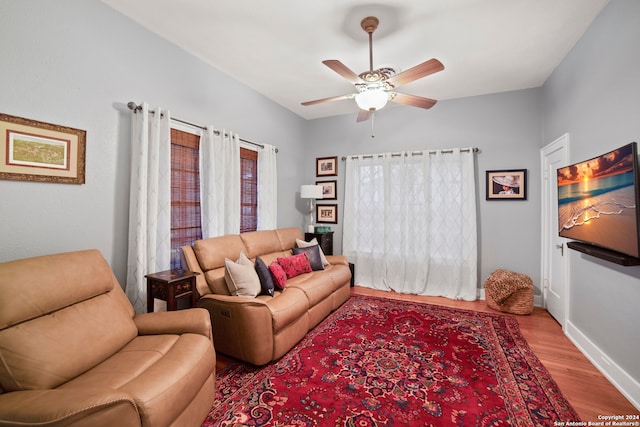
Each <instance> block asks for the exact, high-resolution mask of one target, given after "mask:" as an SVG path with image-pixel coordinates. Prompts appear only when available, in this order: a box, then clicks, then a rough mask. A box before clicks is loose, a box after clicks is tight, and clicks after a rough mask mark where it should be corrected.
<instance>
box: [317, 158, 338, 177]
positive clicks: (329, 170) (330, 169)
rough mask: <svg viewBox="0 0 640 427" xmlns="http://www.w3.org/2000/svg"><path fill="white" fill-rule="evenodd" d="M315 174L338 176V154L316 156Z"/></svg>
mask: <svg viewBox="0 0 640 427" xmlns="http://www.w3.org/2000/svg"><path fill="white" fill-rule="evenodd" d="M316 176H338V156H333V157H317V158H316Z"/></svg>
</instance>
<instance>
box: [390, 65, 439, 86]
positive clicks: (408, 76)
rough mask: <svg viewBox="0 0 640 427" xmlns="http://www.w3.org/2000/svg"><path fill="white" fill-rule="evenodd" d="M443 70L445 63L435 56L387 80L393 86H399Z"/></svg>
mask: <svg viewBox="0 0 640 427" xmlns="http://www.w3.org/2000/svg"><path fill="white" fill-rule="evenodd" d="M442 70H444V65H442V62H440V61H438V60H437V59H435V58H432V59H430V60H428V61H425V62H423V63H422V64H418V65H416V66H415V67H411V68H409V69H408V70H405V71H403V72H401V73H400V74H396V75H395V76H393V77H391V78H389V79H387V82H389V83H390V84H391V85H393V87H398V86H402V85H406V84H407V83H411V82H412V81H414V80H418V79H421V78H422V77H426V76H428V75H430V74H434V73H437V72H438V71H442Z"/></svg>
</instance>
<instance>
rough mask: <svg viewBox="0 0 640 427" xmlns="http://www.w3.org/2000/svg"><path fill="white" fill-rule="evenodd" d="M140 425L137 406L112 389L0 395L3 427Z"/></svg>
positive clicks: (129, 398)
mask: <svg viewBox="0 0 640 427" xmlns="http://www.w3.org/2000/svg"><path fill="white" fill-rule="evenodd" d="M61 424H64V425H71V424H73V425H76V424H80V425H96V426H97V425H105V426H106V425H117V426H139V425H140V414H139V413H138V408H137V406H136V403H135V402H134V400H133V399H132V398H131V396H129V395H128V394H126V393H123V392H120V391H117V390H113V389H106V388H105V389H98V388H84V387H83V388H75V389H50V390H25V391H14V392H9V393H3V394H0V426H15V425H21V426H29V425H37V426H54V425H61Z"/></svg>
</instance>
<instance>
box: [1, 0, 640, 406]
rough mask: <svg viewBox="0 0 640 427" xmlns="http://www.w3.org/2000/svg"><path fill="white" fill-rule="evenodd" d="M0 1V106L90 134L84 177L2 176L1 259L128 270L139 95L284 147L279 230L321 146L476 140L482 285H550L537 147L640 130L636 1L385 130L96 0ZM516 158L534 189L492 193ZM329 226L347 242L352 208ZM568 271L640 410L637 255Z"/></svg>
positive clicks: (584, 145)
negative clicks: (295, 106)
mask: <svg viewBox="0 0 640 427" xmlns="http://www.w3.org/2000/svg"><path fill="white" fill-rule="evenodd" d="M0 8H1V10H2V13H1V14H0V36H1V38H2V42H0V58H2V65H1V66H0V81H2V90H1V91H0V93H1V94H2V95H1V96H0V112H1V113H4V114H10V115H14V116H19V117H26V118H30V119H34V120H40V121H44V122H49V123H58V124H62V125H65V126H69V127H74V128H79V129H85V130H86V131H87V155H86V183H85V184H84V185H79V186H76V185H62V184H50V183H31V182H21V181H5V180H2V181H0V192H1V194H2V195H3V203H2V204H0V230H1V234H2V236H3V237H2V245H1V247H0V261H8V260H13V259H18V258H25V257H31V256H38V255H44V254H51V253H58V252H65V251H74V250H79V249H88V248H96V249H99V250H100V251H101V252H102V254H103V255H104V256H105V258H106V259H107V261H108V262H109V264H110V265H111V267H112V269H113V271H114V273H115V275H116V277H117V278H118V280H119V281H120V283H122V284H124V283H125V282H126V270H127V245H128V242H127V239H128V222H129V174H130V164H131V160H130V139H131V138H130V134H131V112H130V110H129V109H128V108H127V106H126V104H127V102H128V101H131V100H133V101H136V102H142V101H146V102H149V103H150V104H151V105H161V106H163V107H165V108H169V109H170V110H171V111H172V113H173V114H175V115H176V116H177V117H181V118H185V119H189V120H191V121H193V122H195V123H211V122H213V123H214V124H215V125H216V126H218V127H219V128H225V129H232V130H233V131H234V132H238V133H239V134H240V135H241V137H243V138H246V139H249V140H252V141H256V142H261V143H269V144H273V145H275V146H277V147H278V149H279V153H278V226H279V227H286V226H300V227H303V225H304V214H305V212H304V208H305V206H306V205H305V204H304V202H303V201H301V200H300V199H299V191H300V185H303V184H309V183H313V182H314V181H315V180H316V177H315V173H314V172H315V159H316V158H318V157H326V156H337V157H338V159H341V158H342V157H343V156H348V155H352V154H367V153H379V152H387V151H394V150H417V149H446V148H451V147H468V146H473V147H478V148H479V149H480V153H478V155H477V163H476V173H477V186H478V212H479V214H478V230H479V233H478V234H479V240H478V254H479V269H478V271H479V277H480V280H479V282H478V288H481V287H482V284H483V282H484V280H485V279H486V278H487V277H488V276H489V274H490V273H491V272H492V271H493V270H495V269H497V268H509V269H511V270H514V271H519V272H521V273H524V274H527V275H529V276H531V277H532V279H533V281H534V286H535V293H536V296H537V297H538V298H540V297H541V295H542V288H541V285H540V282H541V262H542V261H541V257H542V255H541V252H542V251H541V245H542V235H541V230H540V216H541V204H542V183H541V181H542V178H541V166H540V150H541V149H542V148H543V147H544V146H546V145H547V144H549V143H550V142H552V141H554V140H556V139H557V138H559V137H560V136H562V135H563V134H565V133H569V134H570V140H571V145H570V160H571V161H572V162H574V161H580V160H585V159H589V158H592V157H594V156H596V155H599V154H602V153H604V152H606V151H608V150H609V149H613V148H616V147H619V146H622V145H624V144H626V143H629V142H631V141H638V139H639V136H638V135H639V134H640V125H639V124H638V120H637V117H638V116H639V113H640V106H639V104H638V102H637V98H638V95H640V79H638V76H637V70H638V69H639V68H640V53H639V51H638V49H637V41H638V40H640V29H639V28H638V26H637V22H638V19H639V18H640V5H639V4H638V2H636V1H633V0H612V1H610V2H609V3H608V4H607V5H606V6H605V7H604V9H603V10H602V12H601V13H600V14H599V15H598V16H597V18H596V19H595V20H594V22H593V23H592V24H591V26H590V27H589V28H588V29H587V31H586V32H585V33H584V35H583V36H582V37H581V38H580V39H579V40H578V42H577V43H576V45H575V46H574V47H573V49H571V50H570V51H569V52H568V54H567V55H566V56H565V57H564V58H563V59H562V61H561V62H560V63H559V65H558V67H557V68H556V69H555V71H554V72H553V73H552V74H551V76H550V77H549V78H548V79H547V80H546V81H545V82H544V83H543V84H542V85H541V86H539V87H533V88H528V89H523V90H516V91H511V92H504V93H497V94H487V95H479V96H474V97H468V98H459V99H452V100H442V101H440V102H439V103H438V104H437V106H436V107H434V108H432V109H431V110H429V111H423V110H420V109H412V108H409V107H406V108H405V107H401V108H393V109H389V110H388V111H384V112H383V114H379V115H378V116H376V121H375V138H371V128H370V126H369V125H367V124H365V125H361V124H356V123H355V114H347V115H342V116H336V117H329V118H322V119H316V120H309V121H307V120H304V119H302V118H301V117H299V116H297V115H295V114H294V113H292V112H290V111H288V110H286V109H285V108H283V107H281V106H280V105H279V104H277V103H276V102H274V101H272V100H270V99H268V98H266V97H264V96H262V95H260V94H259V93H257V92H255V91H254V90H252V89H251V88H250V87H248V86H247V85H245V84H243V83H241V82H239V81H237V80H235V79H234V78H233V76H229V75H227V74H225V73H223V72H222V71H220V70H217V69H215V68H213V67H211V66H210V65H208V64H206V63H204V62H202V61H201V60H199V59H198V58H196V57H195V56H193V55H191V54H189V53H187V52H185V51H183V50H181V49H180V48H179V47H177V46H176V45H174V44H171V43H169V42H167V41H166V40H164V39H162V38H160V37H159V36H157V35H156V34H154V33H152V32H150V31H148V30H147V29H145V28H143V27H142V26H140V25H138V24H137V23H135V22H133V21H132V20H130V19H129V18H126V17H125V16H123V15H121V14H120V13H118V12H117V11H115V10H114V9H112V8H110V7H108V6H107V5H106V4H104V3H102V2H100V1H97V0H96V1H80V0H76V1H72V0H68V1H67V0H65V1H62V2H55V3H53V2H45V1H32V0H27V1H24V0H23V1H20V2H15V1H10V0H0ZM424 59H427V58H424ZM417 60H419V58H417ZM332 77H333V76H330V75H329V73H327V78H332ZM327 96H328V95H327ZM306 99H307V98H306V97H304V96H303V97H301V101H303V100H306ZM343 166H344V163H341V162H340V161H339V163H338V171H339V173H338V177H337V180H338V188H342V187H341V186H343V185H344V182H343V179H344V174H343ZM508 168H516V169H527V171H528V177H529V188H528V199H527V200H526V201H522V202H508V203H507V202H488V201H485V200H484V188H483V186H484V181H483V180H484V174H485V171H486V170H491V169H508ZM342 197H343V193H342V192H341V191H339V193H338V202H337V203H338V205H339V206H340V205H342V203H343V202H344V201H343V199H342ZM333 229H334V231H335V237H334V238H335V243H334V244H335V247H336V248H340V247H341V244H342V234H343V231H342V228H341V221H338V224H337V225H335V226H334V227H333ZM569 270H570V271H569V289H570V295H571V299H570V305H569V307H568V310H567V323H566V325H565V332H566V333H567V334H569V335H570V336H571V337H572V339H573V340H574V342H577V343H578V344H579V347H580V349H581V350H582V351H583V352H584V353H585V354H587V355H588V356H589V357H590V359H591V360H592V361H593V363H594V364H595V365H596V366H597V367H598V368H599V369H600V370H601V371H603V372H604V373H605V375H607V376H608V377H609V379H610V380H611V381H612V382H614V383H615V384H616V386H617V387H618V388H619V389H620V390H621V391H623V393H624V394H625V395H626V397H627V398H628V399H629V400H630V401H632V402H634V404H635V405H636V407H638V405H640V391H639V390H640V363H639V362H638V358H637V355H638V354H640V336H639V333H638V330H637V326H636V323H637V321H636V317H637V314H636V313H637V309H636V304H637V301H640V267H619V266H616V265H614V264H611V263H606V262H602V261H598V260H595V259H593V258H591V257H588V256H585V255H580V254H578V253H571V254H570V264H569Z"/></svg>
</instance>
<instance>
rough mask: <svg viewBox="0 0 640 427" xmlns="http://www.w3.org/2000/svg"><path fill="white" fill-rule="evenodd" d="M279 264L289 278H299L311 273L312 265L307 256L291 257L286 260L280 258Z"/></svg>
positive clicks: (303, 254)
mask: <svg viewBox="0 0 640 427" xmlns="http://www.w3.org/2000/svg"><path fill="white" fill-rule="evenodd" d="M278 264H280V266H282V269H283V270H284V272H285V273H286V274H287V278H288V279H291V278H292V277H296V276H299V275H301V274H304V273H311V271H312V270H311V264H310V263H309V257H307V254H305V253H302V254H299V255H291V256H288V257H286V258H278Z"/></svg>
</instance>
